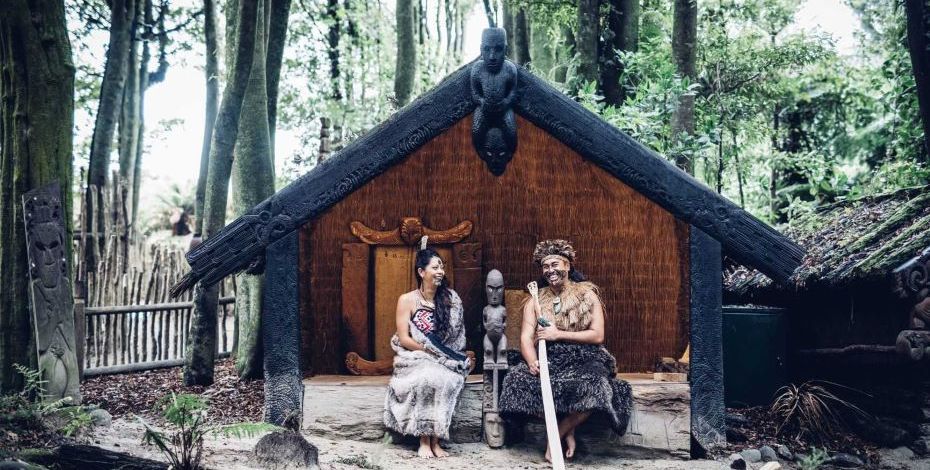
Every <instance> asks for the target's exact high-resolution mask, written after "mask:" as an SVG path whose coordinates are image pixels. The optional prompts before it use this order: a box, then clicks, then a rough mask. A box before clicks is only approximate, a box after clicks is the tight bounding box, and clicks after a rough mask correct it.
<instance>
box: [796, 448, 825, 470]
mask: <svg viewBox="0 0 930 470" xmlns="http://www.w3.org/2000/svg"><path fill="white" fill-rule="evenodd" d="M829 459H830V455H829V454H827V452H826V451H824V450H821V449H818V448H816V447H814V448H812V449H811V453H810V454H808V455H805V456H804V457H802V458H800V459H799V460H798V465H799V466H800V467H801V470H817V469H818V468H820V466H821V465H823V464H824V463H826V462H827V460H829Z"/></svg>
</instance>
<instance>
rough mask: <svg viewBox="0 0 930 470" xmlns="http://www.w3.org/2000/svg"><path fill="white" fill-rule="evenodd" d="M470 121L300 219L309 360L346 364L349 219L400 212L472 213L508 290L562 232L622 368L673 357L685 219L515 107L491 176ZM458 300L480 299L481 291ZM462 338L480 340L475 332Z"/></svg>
mask: <svg viewBox="0 0 930 470" xmlns="http://www.w3.org/2000/svg"><path fill="white" fill-rule="evenodd" d="M470 128H471V116H468V117H466V118H465V119H463V120H462V121H460V122H459V123H458V124H456V125H455V126H453V127H452V128H450V129H449V130H447V131H446V132H444V133H443V134H441V135H440V136H438V137H436V138H435V139H433V140H432V141H430V142H429V143H427V144H426V145H424V146H423V147H421V148H420V149H418V150H417V151H416V152H414V153H413V154H411V155H410V156H408V157H407V158H406V159H405V160H404V161H402V162H401V163H399V164H397V165H395V166H394V167H392V168H390V169H389V170H387V171H386V172H384V173H383V174H381V175H379V176H378V177H376V178H375V179H373V180H372V181H370V182H369V183H368V184H366V185H365V186H363V187H361V188H359V189H358V190H356V191H355V192H354V193H352V194H350V195H349V196H348V197H347V198H345V199H344V200H342V201H340V202H339V203H337V204H336V205H334V206H333V207H331V208H330V209H329V210H327V211H326V212H325V213H324V214H322V215H321V216H320V217H318V218H317V219H315V220H314V221H312V222H310V223H308V224H306V225H305V226H304V227H303V229H302V236H301V249H300V250H301V258H302V259H301V274H302V277H301V284H302V286H301V292H302V294H301V295H302V298H301V312H302V313H301V317H302V325H303V326H302V329H303V332H302V334H303V345H304V351H305V355H306V357H305V358H304V359H305V360H306V361H309V365H310V369H309V370H310V371H311V372H312V373H321V374H331V373H342V372H343V371H344V370H345V368H344V365H343V360H344V357H345V353H346V351H345V339H344V335H343V332H342V325H341V323H342V322H341V302H342V296H341V294H340V288H341V269H342V244H343V243H352V242H357V241H358V240H357V239H356V238H355V237H353V236H352V234H351V232H350V230H349V224H350V223H351V222H352V221H360V222H362V223H364V224H365V225H367V226H369V227H372V228H377V229H385V230H389V229H393V228H395V227H397V226H398V224H399V223H400V220H401V218H402V217H408V216H414V217H420V218H421V219H422V220H423V222H424V224H425V225H426V226H428V227H431V228H434V229H446V228H449V227H452V226H454V225H455V224H457V223H459V222H461V221H462V220H470V221H472V222H473V223H474V230H473V232H472V234H471V235H470V236H469V237H468V238H467V239H466V240H464V241H466V242H479V243H481V246H482V250H483V259H482V264H483V270H484V272H487V271H488V270H490V269H494V268H496V269H499V270H500V271H501V272H502V273H503V274H504V279H505V282H506V287H507V288H508V289H521V288H524V286H525V285H526V283H527V282H529V281H531V280H534V279H537V278H538V277H539V275H540V272H539V270H538V268H537V267H536V266H535V265H534V264H533V261H532V257H531V254H532V251H533V246H534V245H535V243H536V242H537V241H538V240H542V239H546V238H566V239H568V240H570V241H571V242H572V243H573V244H574V246H575V248H576V250H577V252H578V260H577V267H578V268H579V269H580V270H581V271H583V272H584V273H585V274H586V275H587V276H588V277H589V278H590V279H591V281H593V282H594V283H596V284H598V285H599V286H600V287H601V295H602V298H603V301H604V304H605V312H606V323H607V335H606V345H607V348H608V349H609V350H610V351H611V352H612V353H613V354H614V356H616V358H617V364H618V368H619V369H620V371H621V372H637V371H648V370H652V368H653V365H654V363H655V360H656V358H658V357H662V356H670V357H677V356H679V355H680V354H681V353H682V352H683V351H684V349H685V346H686V345H687V341H688V308H689V305H688V304H689V296H690V285H689V281H688V226H687V224H685V223H683V222H681V221H679V220H677V219H675V218H674V217H673V216H672V215H671V214H670V213H668V212H667V211H665V210H664V209H662V208H661V207H659V206H658V205H656V204H654V203H653V202H651V201H649V200H648V199H646V197H644V196H642V195H641V194H639V193H637V192H636V191H634V190H633V189H631V188H630V187H629V186H627V185H625V184H623V183H622V182H620V181H619V180H617V179H615V178H614V177H612V176H611V175H609V174H608V173H607V172H605V171H604V170H602V169H601V168H599V167H598V166H596V165H595V164H593V163H590V162H588V161H586V160H584V159H583V158H582V157H581V156H579V155H578V154H577V153H575V152H574V151H572V150H571V149H569V148H568V147H566V146H565V145H563V144H562V143H561V142H559V141H558V140H556V139H555V138H553V137H552V136H551V135H549V134H547V133H546V132H544V131H543V130H541V129H539V128H538V127H536V126H534V125H533V124H531V123H530V122H528V121H526V120H524V119H522V118H519V117H518V133H519V144H518V146H519V148H518V149H517V152H516V154H515V155H514V159H513V160H512V161H511V162H510V165H509V166H508V168H507V171H506V172H505V173H504V174H503V175H502V176H500V177H495V176H493V175H492V174H491V173H490V172H489V171H488V170H487V168H486V167H485V165H484V162H483V161H481V160H480V159H479V158H478V156H477V154H476V153H475V150H474V148H473V147H472V144H471V134H470ZM463 300H464V301H465V302H466V308H472V309H479V310H480V308H482V307H483V305H484V302H485V299H483V298H479V299H463ZM468 328H469V330H474V329H476V328H481V326H480V325H468ZM470 337H471V336H470ZM469 347H470V348H472V349H474V350H476V351H480V343H479V344H470V345H469Z"/></svg>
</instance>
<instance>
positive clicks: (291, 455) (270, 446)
mask: <svg viewBox="0 0 930 470" xmlns="http://www.w3.org/2000/svg"><path fill="white" fill-rule="evenodd" d="M255 456H256V457H257V458H258V461H259V462H261V463H262V464H265V465H267V466H268V467H269V468H274V469H285V468H310V469H316V468H320V466H319V459H318V451H317V448H316V446H314V445H313V444H311V443H310V442H309V441H307V439H305V438H304V437H303V436H301V435H300V433H299V432H294V431H275V432H272V433H269V434H265V435H264V436H262V438H261V439H259V440H258V444H256V445H255Z"/></svg>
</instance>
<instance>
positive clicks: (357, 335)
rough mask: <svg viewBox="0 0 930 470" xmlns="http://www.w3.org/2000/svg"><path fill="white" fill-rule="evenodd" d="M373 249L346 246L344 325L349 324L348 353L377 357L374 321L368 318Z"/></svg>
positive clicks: (343, 254) (347, 244)
mask: <svg viewBox="0 0 930 470" xmlns="http://www.w3.org/2000/svg"><path fill="white" fill-rule="evenodd" d="M370 256H371V247H370V246H368V245H367V244H365V243H344V244H343V245H342V324H343V325H345V332H346V351H354V352H356V353H358V354H359V355H360V356H361V357H373V355H372V350H371V337H370V336H371V335H370V334H369V331H370V329H371V321H370V319H369V316H368V312H369V311H370V305H368V300H369V298H368V265H369V261H370Z"/></svg>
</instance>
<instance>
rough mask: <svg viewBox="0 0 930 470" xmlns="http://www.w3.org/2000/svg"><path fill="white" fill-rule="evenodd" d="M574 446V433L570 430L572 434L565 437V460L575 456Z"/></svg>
mask: <svg viewBox="0 0 930 470" xmlns="http://www.w3.org/2000/svg"><path fill="white" fill-rule="evenodd" d="M576 445H577V443H576V442H575V431H574V430H572V432H570V433H568V434H566V435H565V458H566V459H571V458H572V457H574V456H575V446H576Z"/></svg>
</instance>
